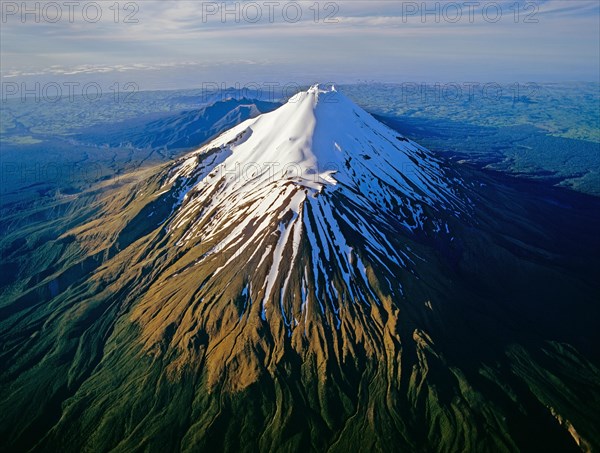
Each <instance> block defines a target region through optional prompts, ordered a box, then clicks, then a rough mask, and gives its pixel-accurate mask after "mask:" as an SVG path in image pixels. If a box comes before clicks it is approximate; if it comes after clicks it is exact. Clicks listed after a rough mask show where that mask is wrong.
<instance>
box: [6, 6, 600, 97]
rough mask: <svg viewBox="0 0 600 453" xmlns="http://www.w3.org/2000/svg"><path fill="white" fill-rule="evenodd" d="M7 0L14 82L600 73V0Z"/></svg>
mask: <svg viewBox="0 0 600 453" xmlns="http://www.w3.org/2000/svg"><path fill="white" fill-rule="evenodd" d="M37 5H39V6H37ZM516 5H518V8H517V7H516ZM1 6H2V18H1V22H0V27H1V29H0V50H1V56H0V63H1V70H0V71H1V73H0V74H1V77H2V81H3V83H4V82H7V81H17V80H40V81H44V82H47V81H54V80H55V81H57V82H58V81H63V80H103V81H105V82H106V81H110V80H114V81H120V82H121V83H123V82H125V81H134V82H136V83H137V84H139V85H140V86H141V87H143V88H146V89H172V88H192V87H199V86H201V85H203V84H217V85H224V84H225V85H235V84H242V85H245V84H249V83H252V82H253V83H257V84H262V83H280V84H285V83H298V84H307V83H313V82H317V81H320V82H336V83H354V82H365V81H367V82H368V81H375V82H396V83H404V82H468V81H483V82H491V81H493V82H499V83H507V82H522V81H533V82H561V81H598V80H599V79H600V44H599V42H600V2H599V1H597V0H592V1H587V0H571V1H559V0H557V1H548V0H545V1H534V2H527V1H519V2H518V3H516V2H515V0H510V1H496V2H487V1H479V2H475V1H465V2H446V1H439V2H436V1H428V2H422V1H418V2H410V1H409V2H406V1H399V0H393V1H355V0H351V1H336V2H333V1H317V2H315V1H309V2H287V1H256V2H252V1H249V2H202V1H197V0H196V1H164V0H163V1H149V0H139V1H133V2H127V1H121V2H115V1H113V0H111V1H98V2H89V1H80V2H73V3H71V4H68V3H66V2H64V1H61V0H58V1H56V2H45V1H38V2H28V4H27V5H25V7H24V5H23V3H22V2H21V1H17V2H13V1H6V0H1Z"/></svg>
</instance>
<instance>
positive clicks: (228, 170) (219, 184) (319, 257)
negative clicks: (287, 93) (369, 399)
mask: <svg viewBox="0 0 600 453" xmlns="http://www.w3.org/2000/svg"><path fill="white" fill-rule="evenodd" d="M460 184H461V181H460V180H459V179H457V178H453V177H452V176H451V175H450V173H449V172H447V171H445V170H444V169H443V167H442V164H441V163H440V162H439V161H438V160H436V159H435V158H434V157H433V156H432V155H431V154H430V153H429V152H428V151H427V150H425V149H424V148H422V147H420V146H419V145H417V144H416V143H414V142H412V141H410V140H408V139H406V138H405V137H403V136H401V135H399V134H398V133H396V132H394V131H393V130H391V129H389V128H388V127H387V126H385V125H383V124H381V123H380V122H378V121H377V120H375V119H374V118H373V117H372V116H371V115H369V114H368V113H367V112H365V111H364V110H362V109H361V108H360V107H358V106H357V105H355V104H354V103H352V102H351V101H350V100H349V99H348V98H346V97H345V96H344V95H342V94H341V93H338V92H337V91H336V90H335V88H333V87H331V88H328V89H324V88H321V87H320V86H319V85H315V86H313V87H311V88H310V89H309V90H308V91H306V92H301V93H299V94H298V95H296V96H294V97H293V98H291V99H290V100H289V101H288V102H287V103H286V104H285V105H283V106H282V107H280V108H279V109H277V110H275V111H273V112H270V113H267V114H264V115H261V116H259V117H257V118H255V119H251V120H248V121H245V122H243V123H242V124H240V125H238V126H237V127H234V128H233V129H231V130H230V131H228V132H226V133H224V134H222V135H221V136H220V137H218V138H217V139H215V140H213V141H212V142H210V143H209V144H207V145H206V146H204V147H202V148H201V149H199V150H198V151H196V152H193V153H191V154H190V155H188V156H187V157H185V158H184V159H182V160H181V161H180V163H179V164H178V165H176V166H175V168H173V169H172V170H171V171H170V172H169V174H168V178H167V181H166V183H165V189H164V190H170V189H169V188H175V189H174V192H176V194H177V195H176V199H177V201H176V202H175V204H174V206H173V211H172V216H171V217H170V219H169V221H168V223H167V230H168V231H169V234H170V235H171V236H172V237H173V238H176V242H177V245H178V246H179V247H182V248H184V249H185V250H192V249H194V248H196V247H201V248H203V249H204V253H203V254H202V256H201V257H199V258H196V259H195V261H194V263H193V265H191V266H187V267H186V268H185V269H181V270H179V271H177V272H176V273H177V275H179V274H180V273H185V272H188V273H194V272H196V271H197V269H198V267H199V266H203V265H210V266H212V267H213V268H212V271H211V272H210V274H211V279H217V278H219V277H220V276H221V275H223V274H226V275H227V282H228V283H229V282H232V283H233V281H232V280H230V279H235V278H236V275H239V270H240V268H244V267H248V270H247V272H246V274H247V275H246V276H245V277H243V282H240V283H239V285H240V286H239V294H240V295H242V297H244V298H245V299H247V303H246V304H245V305H244V309H243V311H242V313H240V316H241V317H243V316H244V315H249V313H251V310H252V309H251V308H250V305H251V304H252V303H254V304H255V305H256V303H257V302H258V303H259V305H260V314H261V317H262V319H267V318H270V317H271V313H273V311H275V312H276V313H277V314H279V315H281V316H282V318H283V320H284V323H285V325H286V330H287V331H288V333H289V334H291V332H292V330H293V329H294V328H295V327H296V326H298V325H300V324H306V323H307V315H308V313H307V310H310V309H315V308H309V307H318V311H319V312H320V313H321V314H322V315H323V314H325V313H327V312H328V311H329V312H331V313H332V314H333V318H334V319H335V322H334V324H335V326H336V327H337V328H338V329H339V328H340V326H341V323H342V317H341V315H340V310H343V307H344V305H347V304H351V303H356V302H361V303H363V304H365V305H367V306H368V305H370V304H379V303H380V299H381V297H383V296H382V294H376V293H375V291H374V290H373V287H374V286H375V285H378V286H379V287H380V288H385V292H387V293H388V294H398V295H401V294H402V292H403V290H402V284H401V282H400V281H399V280H400V279H399V278H398V277H399V275H401V273H402V272H414V269H413V266H411V263H413V262H414V259H415V257H414V256H413V253H412V252H411V251H410V247H408V246H407V245H406V244H393V242H394V240H393V239H391V238H390V236H395V235H397V233H399V232H402V231H404V232H406V233H407V234H410V233H411V232H413V231H416V230H419V231H420V232H422V233H424V234H427V233H429V234H433V233H438V234H449V228H448V224H447V223H446V220H445V219H446V217H447V216H448V215H450V214H455V213H459V212H460V211H462V210H463V209H464V204H463V201H462V200H461V199H460V198H459V196H458V191H457V188H459V187H460ZM209 263H212V264H209ZM373 266H377V267H378V268H379V270H378V272H377V275H376V276H375V275H374V274H372V279H375V280H377V281H378V283H376V284H374V283H373V282H371V281H370V280H369V277H368V272H369V271H368V270H367V269H370V268H372V267H373ZM194 269H195V270H194ZM250 270H251V271H252V272H248V271H250ZM246 311H247V313H246ZM302 320H304V321H302ZM304 329H306V325H304V327H303V329H302V330H304Z"/></svg>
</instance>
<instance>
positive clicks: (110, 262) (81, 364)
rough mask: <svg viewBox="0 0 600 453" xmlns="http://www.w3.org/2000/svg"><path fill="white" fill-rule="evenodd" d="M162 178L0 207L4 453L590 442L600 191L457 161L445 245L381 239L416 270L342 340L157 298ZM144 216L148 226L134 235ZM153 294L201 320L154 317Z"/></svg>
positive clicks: (168, 253)
mask: <svg viewBox="0 0 600 453" xmlns="http://www.w3.org/2000/svg"><path fill="white" fill-rule="evenodd" d="M158 170H159V169H157V170H148V171H145V172H138V173H136V174H132V175H130V176H128V177H127V178H123V179H121V180H120V181H119V184H118V186H106V185H105V186H104V187H95V188H94V189H91V190H86V191H84V192H82V193H80V194H79V195H78V196H77V197H62V198H59V199H55V200H53V201H52V202H44V203H42V202H40V203H39V204H38V205H37V206H29V207H27V208H24V207H23V206H13V207H10V208H8V211H5V213H6V214H5V215H4V216H3V219H2V224H1V228H2V233H3V239H2V242H1V246H2V263H3V268H5V269H6V270H8V272H3V274H2V275H3V277H2V287H1V290H2V304H1V306H0V319H1V320H2V323H1V330H0V339H1V343H0V344H1V350H0V364H1V365H0V366H1V369H0V370H1V374H0V376H1V377H0V388H1V400H0V414H1V415H0V417H1V423H0V426H1V430H2V432H1V433H0V439H2V440H1V442H2V445H3V449H5V450H9V451H26V450H29V449H32V448H34V449H36V450H46V451H57V450H60V451H81V450H82V449H90V450H93V451H104V450H109V449H116V450H117V451H131V450H137V449H141V450H149V451H165V450H180V449H181V450H212V449H225V450H228V451H254V450H256V449H257V448H259V449H261V450H264V451H267V450H277V451H297V450H316V451H322V450H326V449H331V450H332V451H342V450H349V449H351V450H354V449H356V448H357V447H360V448H361V449H364V450H374V451H383V450H386V451H387V450H398V451H400V450H402V451H405V450H409V451H432V450H435V451H515V450H517V449H520V450H522V451H578V450H580V449H581V450H584V451H585V450H588V449H590V448H592V447H597V446H598V445H600V432H598V426H600V424H599V423H598V420H599V418H598V417H599V408H600V371H599V370H598V364H599V357H598V355H599V354H598V347H597V346H598V344H599V343H598V340H599V339H598V332H599V329H598V319H599V318H598V314H599V313H598V311H599V308H598V291H599V286H598V281H599V280H598V279H597V277H598V275H599V269H598V262H597V260H596V259H595V258H596V257H597V256H598V253H599V252H600V247H599V243H598V236H597V231H598V228H599V227H600V217H599V213H600V209H599V208H600V202H599V201H598V200H597V199H595V198H591V197H587V196H583V195H577V194H574V193H570V192H568V191H566V190H564V189H556V188H550V187H547V186H546V185H544V184H540V183H533V182H521V183H519V184H518V185H516V182H515V181H514V180H510V179H503V178H500V177H499V176H493V175H485V174H481V173H477V172H473V171H472V170H469V169H467V168H466V167H464V168H462V169H461V170H460V171H461V172H462V175H463V177H465V178H468V180H470V181H478V182H481V185H477V186H473V188H471V189H468V190H469V192H468V193H469V196H471V197H473V201H474V203H475V206H476V207H477V214H476V217H475V218H474V221H473V223H472V224H470V226H469V227H468V228H460V229H459V227H458V225H451V229H452V230H453V231H457V234H456V237H455V239H454V240H453V241H451V242H446V241H443V242H439V241H436V240H435V239H434V238H426V237H418V236H417V237H412V238H411V237H407V236H404V234H402V235H398V237H396V238H395V239H394V241H399V242H398V244H400V243H403V244H406V243H410V244H411V248H412V249H413V250H415V251H417V253H418V254H420V255H421V256H423V257H424V258H425V259H426V260H427V264H421V265H419V266H418V267H417V270H418V273H419V275H420V277H421V280H420V281H416V280H413V281H412V283H407V285H406V293H407V295H406V297H405V298H403V299H401V300H400V299H398V300H389V298H386V300H388V302H386V304H385V307H381V308H378V307H376V306H373V307H372V309H371V312H370V317H371V319H372V320H373V323H374V324H373V326H372V328H373V329H374V330H373V331H372V332H370V333H368V332H367V331H363V332H362V333H361V332H360V331H359V330H355V331H353V332H351V331H348V332H347V334H345V336H343V337H342V336H340V335H338V334H337V333H336V331H335V330H334V329H332V327H328V326H327V325H326V324H327V323H326V320H325V319H321V318H320V315H319V313H318V312H314V313H312V314H311V316H312V317H314V323H313V324H312V325H313V326H314V328H311V330H310V331H309V333H308V336H307V337H306V338H305V339H304V340H302V339H301V333H299V332H298V334H297V335H296V332H295V333H294V337H293V338H292V339H289V338H285V336H283V335H282V336H277V335H276V330H275V331H274V330H273V329H274V328H273V327H270V326H271V325H272V323H271V324H270V323H267V322H263V321H261V320H260V318H259V315H258V312H257V310H258V307H256V310H254V311H255V312H256V313H254V316H252V317H250V318H248V320H244V321H242V320H240V318H239V317H238V315H237V310H238V308H236V305H235V303H234V301H233V300H231V299H226V298H222V299H220V301H217V302H214V301H212V302H211V301H204V302H202V301H195V300H194V291H197V290H198V289H199V288H201V287H202V286H203V285H204V284H205V282H206V280H205V279H206V275H204V276H203V275H201V273H202V272H196V273H193V272H192V273H188V277H189V278H188V277H186V278H184V279H183V280H179V281H178V282H177V284H173V285H171V287H169V286H164V285H165V284H166V285H168V283H167V282H168V279H169V277H170V275H165V272H164V270H165V269H167V268H168V267H169V266H172V265H173V263H177V262H178V259H179V255H180V252H179V251H178V250H177V248H176V247H174V246H169V247H164V245H166V244H168V243H169V238H168V237H167V236H165V233H164V230H163V229H162V228H161V227H160V223H161V222H160V220H161V219H160V218H161V217H162V218H164V217H163V215H167V216H168V210H166V211H162V214H160V212H161V209H162V208H161V206H163V205H167V204H169V203H170V202H171V201H170V200H169V194H166V195H161V196H159V197H158V198H157V197H156V196H155V195H151V194H153V193H156V190H157V188H158V187H160V183H161V179H160V178H161V176H160V175H161V174H162V173H161V171H158ZM105 184H107V183H105ZM141 192H146V193H148V194H149V195H146V196H144V195H140V194H141ZM149 204H152V206H153V208H152V211H153V212H158V213H157V214H155V215H156V216H157V223H156V227H154V229H153V228H150V229H148V228H140V227H139V223H138V220H137V219H140V215H143V216H145V217H147V214H145V213H146V212H148V211H147V209H146V208H145V206H148V205H149ZM142 213H144V214H142ZM407 241H408V242H407ZM161 244H162V245H161ZM368 267H370V266H368ZM223 289H225V290H226V287H224V288H223ZM165 291H170V292H171V293H172V294H176V293H178V292H179V291H183V295H184V296H185V295H186V294H187V296H186V297H188V298H189V303H190V304H191V305H190V306H194V307H197V308H196V310H200V312H202V310H206V309H209V310H210V311H209V312H205V313H206V314H205V315H204V316H206V319H207V320H212V321H214V322H212V321H211V322H208V323H204V324H202V322H201V321H200V319H195V318H194V316H192V318H189V319H188V318H183V319H180V321H178V322H177V323H175V324H171V323H168V322H165V321H164V319H163V318H162V316H164V314H163V313H162V312H161V311H160V304H162V303H163V301H165V300H168V298H165V294H166V293H165ZM381 292H382V297H385V294H384V290H383V288H382V289H381ZM157 304H158V305H157ZM388 304H390V305H388ZM256 305H258V304H256ZM144 307H146V308H144ZM150 307H154V308H153V309H154V310H155V311H156V310H158V311H156V315H155V317H148V316H146V315H145V313H146V312H147V310H148V309H149V308H150ZM197 322H200V324H201V325H203V326H204V327H202V328H200V329H196V328H195V327H193V326H194V325H195V323H197ZM317 326H320V327H317ZM354 327H355V328H359V327H361V328H363V329H365V328H366V329H370V327H369V326H368V325H364V324H361V323H357V324H355V325H354ZM379 329H382V330H381V331H380V330H379ZM188 331H189V332H194V334H193V336H190V337H188V341H187V342H186V343H183V344H184V345H185V347H184V349H181V348H180V347H177V346H175V345H177V344H182V343H181V338H182V336H183V338H186V332H188ZM377 332H381V337H380V338H381V340H380V342H376V341H373V339H376V338H378V335H380V334H378V333H377ZM281 333H283V332H281ZM240 334H241V336H240ZM232 335H233V336H232ZM176 339H177V340H176ZM343 351H346V352H343ZM578 443H579V446H578Z"/></svg>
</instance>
